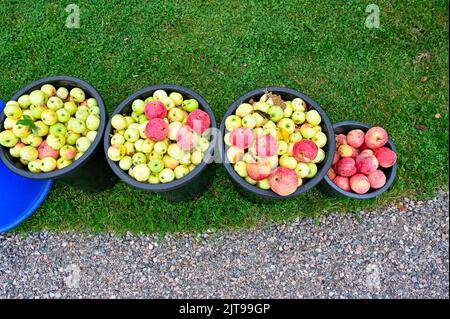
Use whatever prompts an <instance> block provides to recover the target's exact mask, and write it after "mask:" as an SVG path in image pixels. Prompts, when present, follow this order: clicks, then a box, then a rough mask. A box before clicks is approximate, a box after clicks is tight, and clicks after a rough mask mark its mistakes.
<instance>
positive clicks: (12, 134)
mask: <svg viewBox="0 0 450 319" xmlns="http://www.w3.org/2000/svg"><path fill="white" fill-rule="evenodd" d="M106 121H107V114H106V109H105V104H104V102H103V99H102V97H101V96H100V94H99V93H98V91H97V90H96V89H95V88H94V87H92V86H91V85H90V84H89V83H87V82H85V81H83V80H80V79H78V78H75V77H69V76H53V77H47V78H43V79H40V80H37V81H35V82H33V83H31V84H29V85H28V86H26V87H25V88H23V89H22V90H20V91H19V92H18V93H16V94H15V95H14V96H13V97H12V98H11V99H10V100H9V101H8V103H7V104H6V106H5V109H4V110H3V112H1V114H0V124H1V126H0V159H1V160H2V161H3V163H4V164H5V165H6V167H8V168H9V169H10V170H11V171H13V172H14V173H16V174H18V175H21V176H23V177H26V178H31V179H37V180H48V179H52V180H57V181H61V182H63V183H65V184H69V185H72V186H75V187H77V188H80V189H83V190H86V191H101V190H104V189H106V188H109V187H112V186H114V184H115V183H116V177H115V175H114V174H113V173H112V171H111V170H110V168H109V167H108V166H107V165H105V164H106V159H105V156H104V153H103V150H102V149H101V147H98V146H99V145H100V144H101V141H102V137H103V133H104V130H105V125H106Z"/></svg>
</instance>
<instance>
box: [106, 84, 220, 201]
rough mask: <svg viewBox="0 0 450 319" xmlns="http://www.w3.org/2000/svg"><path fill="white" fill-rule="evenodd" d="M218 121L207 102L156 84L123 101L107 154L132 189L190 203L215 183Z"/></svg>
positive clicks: (110, 130) (189, 92) (108, 132)
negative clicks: (215, 149) (213, 181)
mask: <svg viewBox="0 0 450 319" xmlns="http://www.w3.org/2000/svg"><path fill="white" fill-rule="evenodd" d="M215 140H216V121H215V117H214V114H213V112H212V110H211V108H210V106H209V104H208V103H207V102H206V100H205V99H204V98H203V97H202V96H201V95H199V94H198V93H196V92H194V91H192V90H190V89H188V88H185V87H182V86H179V85H155V86H150V87H147V88H144V89H142V90H140V91H138V92H136V93H134V94H132V95H131V96H129V97H128V98H127V99H125V100H124V101H123V102H122V103H121V104H120V105H119V106H118V107H117V109H116V110H115V111H114V113H113V115H112V117H111V120H110V121H109V123H108V125H107V127H106V134H105V137H104V151H105V154H106V155H107V158H108V163H109V164H110V166H111V168H112V170H113V171H114V172H115V173H116V174H117V176H118V177H119V178H120V179H121V180H123V181H124V182H126V183H128V184H129V185H131V186H133V187H136V188H139V189H143V190H147V191H151V192H156V193H159V194H161V195H162V196H164V197H166V198H168V199H171V200H186V199H190V198H193V197H196V196H198V195H201V194H202V193H204V192H205V191H206V190H207V189H208V187H209V185H210V184H211V182H212V180H213V174H214V165H213V163H212V161H213V153H214V143H215Z"/></svg>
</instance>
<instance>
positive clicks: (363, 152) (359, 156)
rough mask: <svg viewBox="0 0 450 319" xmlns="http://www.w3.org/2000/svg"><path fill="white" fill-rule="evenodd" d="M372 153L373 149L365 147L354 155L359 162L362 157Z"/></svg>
mask: <svg viewBox="0 0 450 319" xmlns="http://www.w3.org/2000/svg"><path fill="white" fill-rule="evenodd" d="M371 155H374V153H373V151H372V150H371V149H365V150H363V151H362V152H361V153H359V155H358V156H357V157H356V163H359V162H361V161H362V160H363V159H365V158H367V157H369V156H371Z"/></svg>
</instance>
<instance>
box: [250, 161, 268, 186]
mask: <svg viewBox="0 0 450 319" xmlns="http://www.w3.org/2000/svg"><path fill="white" fill-rule="evenodd" d="M271 172H272V169H271V167H270V161H269V160H259V161H257V162H256V163H248V164H247V174H248V176H249V177H250V178H251V179H253V180H255V181H260V180H263V179H265V178H267V177H269V175H270V173H271Z"/></svg>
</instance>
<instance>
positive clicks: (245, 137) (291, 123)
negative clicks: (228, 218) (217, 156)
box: [220, 87, 335, 200]
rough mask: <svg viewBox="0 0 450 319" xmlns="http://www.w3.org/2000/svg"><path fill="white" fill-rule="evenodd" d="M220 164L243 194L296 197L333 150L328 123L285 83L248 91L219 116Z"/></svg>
mask: <svg viewBox="0 0 450 319" xmlns="http://www.w3.org/2000/svg"><path fill="white" fill-rule="evenodd" d="M220 132H221V133H222V136H223V138H222V141H221V145H222V157H223V164H224V166H225V169H226V170H227V172H228V173H229V175H230V176H231V178H232V180H233V181H234V182H235V184H236V185H237V187H238V189H239V190H241V191H242V192H243V193H244V194H246V195H248V196H250V197H251V198H254V199H268V200H277V199H285V198H290V197H295V196H298V195H300V194H302V193H304V192H306V191H308V190H310V189H311V188H313V187H315V186H316V185H317V184H318V183H319V182H320V180H322V178H323V177H324V176H325V175H326V173H327V171H328V169H329V168H330V166H331V163H332V161H333V157H334V153H335V136H334V133H333V126H332V124H331V122H330V120H329V118H328V116H327V115H326V113H325V112H324V110H323V109H322V108H321V107H320V106H319V105H318V104H317V103H316V102H315V101H314V100H312V99H311V98H310V97H308V96H306V95H305V94H303V93H301V92H298V91H296V90H293V89H290V88H285V87H267V88H261V89H256V90H253V91H251V92H249V93H247V94H245V95H243V96H241V97H240V98H239V99H237V100H236V101H235V102H234V103H233V104H232V105H231V106H230V108H229V109H228V111H227V112H226V114H225V116H224V117H223V120H222V123H221V126H220Z"/></svg>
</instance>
